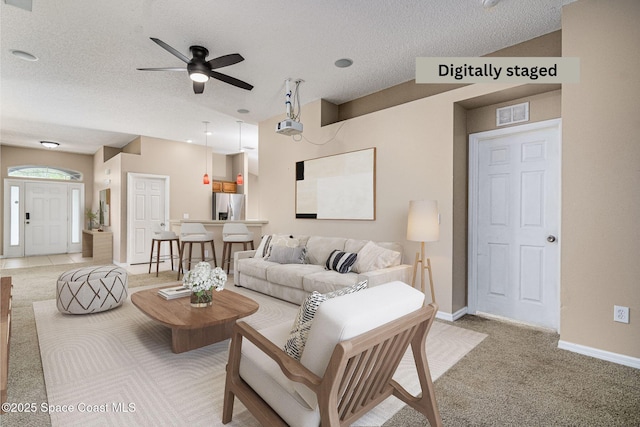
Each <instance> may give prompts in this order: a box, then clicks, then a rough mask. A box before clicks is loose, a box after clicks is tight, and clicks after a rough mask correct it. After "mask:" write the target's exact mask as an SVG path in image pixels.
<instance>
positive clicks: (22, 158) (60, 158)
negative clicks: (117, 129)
mask: <svg viewBox="0 0 640 427" xmlns="http://www.w3.org/2000/svg"><path fill="white" fill-rule="evenodd" d="M22 165H34V166H53V167H60V168H66V169H72V170H75V171H79V172H82V176H83V181H82V182H83V183H84V191H85V199H84V201H85V206H86V207H91V206H92V205H93V159H92V156H91V155H87V154H72V153H65V152H64V151H56V150H46V149H36V148H23V147H13V146H10V145H2V146H0V167H1V168H2V172H1V173H0V176H2V185H0V187H2V189H0V224H4V179H5V178H8V176H7V173H8V168H9V167H11V166H22ZM96 205H97V202H96ZM3 228H4V226H0V242H3V241H4V240H3V239H4V235H3ZM3 246H4V245H2V244H0V253H1V251H3Z"/></svg>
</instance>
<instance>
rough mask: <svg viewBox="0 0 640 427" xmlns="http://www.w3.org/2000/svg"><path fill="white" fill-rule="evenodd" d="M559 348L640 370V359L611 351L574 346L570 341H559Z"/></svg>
mask: <svg viewBox="0 0 640 427" xmlns="http://www.w3.org/2000/svg"><path fill="white" fill-rule="evenodd" d="M558 348H560V349H562V350H568V351H572V352H574V353H579V354H584V355H585V356H591V357H595V358H596V359H602V360H606V361H609V362H613V363H617V364H619V365H625V366H630V367H632V368H636V369H640V358H637V357H631V356H625V355H624V354H618V353H612V352H610V351H605V350H600V349H598V348H593V347H587V346H586V345H580V344H574V343H571V342H568V341H562V340H560V341H558Z"/></svg>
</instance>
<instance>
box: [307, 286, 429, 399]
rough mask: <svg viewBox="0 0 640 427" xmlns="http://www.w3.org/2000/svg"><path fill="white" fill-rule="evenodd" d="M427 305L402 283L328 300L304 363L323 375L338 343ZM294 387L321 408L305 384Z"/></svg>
mask: <svg viewBox="0 0 640 427" xmlns="http://www.w3.org/2000/svg"><path fill="white" fill-rule="evenodd" d="M423 303H424V294H423V293H422V292H420V291H419V290H417V289H414V288H412V287H411V286H409V285H407V284H405V283H402V282H398V281H396V282H389V283H385V284H382V285H380V286H376V287H373V288H367V289H365V290H363V291H361V292H356V293H352V294H349V295H344V296H342V297H340V298H333V299H330V300H327V301H326V302H323V303H322V304H321V305H320V307H318V310H317V311H316V315H315V318H314V321H313V323H312V325H311V328H310V330H309V335H308V337H307V341H306V345H305V350H304V353H303V354H302V357H301V358H300V362H301V363H302V364H303V365H304V366H305V367H307V368H308V369H310V370H311V371H312V372H314V373H315V374H316V375H319V376H323V375H324V371H325V369H326V368H327V365H328V363H329V359H330V358H331V354H332V353H333V350H334V348H335V346H336V344H337V343H339V342H341V341H345V340H348V339H351V338H354V337H356V336H358V335H360V334H363V333H365V332H368V331H370V330H372V329H374V328H377V327H378V326H382V325H384V324H385V323H388V322H391V321H393V320H396V319H398V318H400V317H402V316H404V315H406V314H409V313H411V312H413V311H415V310H418V309H419V308H420V307H422V304H423ZM294 388H295V390H296V391H297V392H298V393H299V394H300V396H302V398H303V399H304V400H305V401H306V402H307V403H308V404H309V406H310V407H312V408H315V407H317V400H316V395H315V394H314V393H313V392H312V391H311V390H309V389H308V388H307V387H306V386H304V385H302V384H294Z"/></svg>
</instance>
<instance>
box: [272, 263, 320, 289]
mask: <svg viewBox="0 0 640 427" xmlns="http://www.w3.org/2000/svg"><path fill="white" fill-rule="evenodd" d="M267 262H268V261H267ZM270 264H271V265H270V266H269V268H268V269H267V280H268V281H269V282H271V283H275V284H278V285H282V286H289V287H290V288H298V289H302V279H303V278H304V276H306V275H307V274H311V273H316V272H318V271H323V270H324V267H322V266H319V265H313V264H278V263H273V262H272V263H270Z"/></svg>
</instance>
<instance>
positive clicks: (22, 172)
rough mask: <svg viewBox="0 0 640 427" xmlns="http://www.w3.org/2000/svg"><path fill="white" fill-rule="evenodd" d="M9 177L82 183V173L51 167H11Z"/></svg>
mask: <svg viewBox="0 0 640 427" xmlns="http://www.w3.org/2000/svg"><path fill="white" fill-rule="evenodd" d="M9 176H10V177H15V178H41V179H59V180H62V181H82V172H78V171H74V170H71V169H65V168H57V167H53V166H33V165H24V166H11V167H10V168H9Z"/></svg>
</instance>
